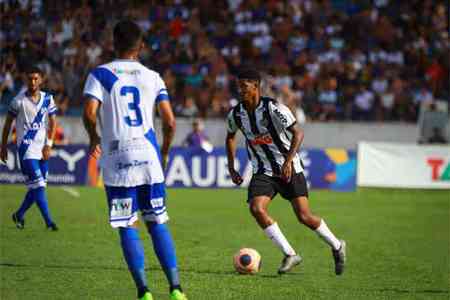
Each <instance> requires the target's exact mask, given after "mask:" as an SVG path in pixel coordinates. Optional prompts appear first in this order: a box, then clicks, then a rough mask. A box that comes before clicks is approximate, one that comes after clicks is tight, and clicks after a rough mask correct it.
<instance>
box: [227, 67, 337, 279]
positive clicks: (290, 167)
mask: <svg viewBox="0 0 450 300" xmlns="http://www.w3.org/2000/svg"><path fill="white" fill-rule="evenodd" d="M260 82H261V78H260V75H259V73H258V72H256V71H254V70H251V69H244V70H242V71H241V72H240V74H239V76H238V87H239V93H240V96H241V100H242V101H241V102H240V103H238V104H237V105H236V106H235V107H234V108H233V109H232V110H231V111H230V113H229V115H228V134H227V137H226V142H225V143H226V149H227V157H228V170H229V172H230V176H231V179H232V180H233V182H234V183H235V184H237V185H240V184H241V183H242V181H243V179H242V177H241V176H240V175H239V173H238V172H237V171H236V170H235V169H234V159H235V152H236V139H235V138H236V132H237V130H238V129H239V130H241V132H242V134H243V135H244V138H245V140H246V145H247V152H248V155H249V159H250V160H251V161H252V167H253V176H252V179H251V181H250V185H249V187H248V200H247V201H248V203H249V208H250V212H251V214H252V215H253V217H255V219H256V222H257V223H258V224H259V226H260V227H261V228H262V229H263V230H264V232H265V234H266V235H267V237H269V238H270V239H271V240H272V241H273V243H274V244H275V245H276V246H277V247H278V248H279V249H280V250H281V251H282V252H283V254H284V256H285V257H284V259H283V261H282V263H281V266H280V268H279V269H278V273H279V274H283V273H286V272H288V271H290V270H291V269H292V268H293V267H294V266H296V265H298V264H299V263H300V262H301V261H302V258H301V257H300V256H299V255H298V254H297V253H296V252H295V250H294V249H293V248H292V246H291V245H290V244H289V242H288V240H287V239H286V238H285V236H284V235H283V233H282V232H281V230H280V228H279V227H278V224H277V223H276V222H275V220H274V219H273V218H272V217H271V216H270V215H269V214H268V212H267V208H268V206H269V203H270V201H271V200H272V199H273V197H275V195H276V194H277V193H280V194H281V196H282V197H283V198H285V199H287V200H289V201H290V202H291V205H292V208H293V209H294V213H295V215H296V216H297V218H298V220H299V221H300V222H301V223H303V224H305V225H306V226H308V227H309V228H311V229H312V230H314V231H315V232H316V233H317V234H318V236H319V237H321V238H322V239H323V240H324V241H325V242H326V243H327V244H328V245H330V246H331V248H332V254H333V258H334V262H335V273H336V275H341V274H342V273H343V271H344V264H345V241H343V240H338V239H337V238H336V237H335V236H334V234H333V233H332V232H331V231H330V229H329V228H328V226H327V224H326V223H325V221H324V220H323V219H321V218H319V217H317V216H315V215H313V214H312V213H311V211H310V209H309V204H308V188H307V186H306V180H305V176H304V175H303V165H302V162H301V160H300V157H299V155H298V150H299V147H300V144H301V142H302V141H303V132H302V131H301V130H300V128H298V127H297V126H296V120H295V117H294V116H293V115H292V113H291V112H290V110H289V109H288V108H287V107H286V106H284V105H282V104H279V103H277V102H276V101H275V100H273V99H271V98H267V97H262V96H261V95H260Z"/></svg>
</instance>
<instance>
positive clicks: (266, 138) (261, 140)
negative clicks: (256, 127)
mask: <svg viewBox="0 0 450 300" xmlns="http://www.w3.org/2000/svg"><path fill="white" fill-rule="evenodd" d="M250 143H251V144H252V145H269V144H272V143H273V139H272V137H271V136H270V134H269V133H266V134H260V135H258V136H256V137H255V138H254V139H253V140H251V141H250Z"/></svg>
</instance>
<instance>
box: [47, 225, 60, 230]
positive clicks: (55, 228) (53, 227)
mask: <svg viewBox="0 0 450 300" xmlns="http://www.w3.org/2000/svg"><path fill="white" fill-rule="evenodd" d="M47 229H49V230H51V231H58V230H59V229H58V226H56V224H55V223H52V224H50V225H48V226H47Z"/></svg>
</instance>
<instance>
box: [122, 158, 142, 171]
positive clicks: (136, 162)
mask: <svg viewBox="0 0 450 300" xmlns="http://www.w3.org/2000/svg"><path fill="white" fill-rule="evenodd" d="M147 164H148V160H145V161H139V160H133V161H132V162H128V163H122V162H118V163H117V165H116V166H117V170H124V169H129V168H133V167H139V166H143V165H147Z"/></svg>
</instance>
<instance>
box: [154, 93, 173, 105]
mask: <svg viewBox="0 0 450 300" xmlns="http://www.w3.org/2000/svg"><path fill="white" fill-rule="evenodd" d="M169 100H170V98H169V95H167V94H159V95H158V97H156V99H155V102H156V103H159V102H161V101H169Z"/></svg>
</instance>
